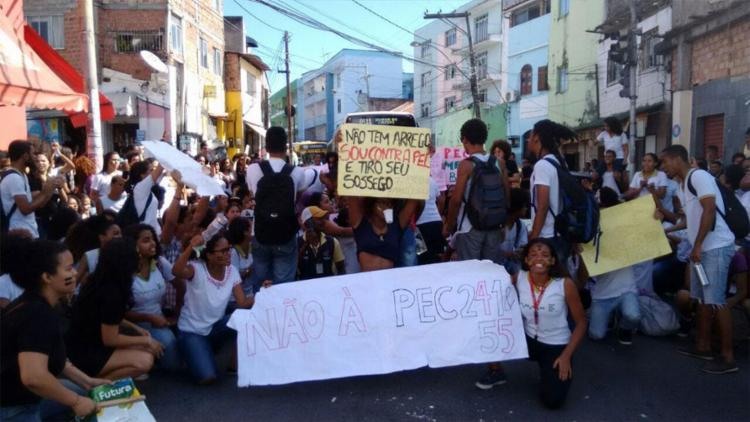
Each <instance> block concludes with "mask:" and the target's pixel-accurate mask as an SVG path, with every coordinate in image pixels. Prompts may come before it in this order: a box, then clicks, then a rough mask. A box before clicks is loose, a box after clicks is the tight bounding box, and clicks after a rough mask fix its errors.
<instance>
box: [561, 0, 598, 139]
mask: <svg viewBox="0 0 750 422" xmlns="http://www.w3.org/2000/svg"><path fill="white" fill-rule="evenodd" d="M569 3H570V11H569V13H568V15H567V16H560V10H559V9H560V2H558V1H553V2H552V9H551V28H550V44H549V85H550V91H549V117H550V119H552V120H555V121H557V122H560V123H564V124H566V125H568V126H570V127H574V128H575V127H578V126H585V125H587V124H590V123H592V122H594V121H596V120H597V119H598V109H597V104H596V100H597V95H596V63H597V59H598V57H597V48H596V45H597V42H598V40H599V35H597V34H592V33H588V32H586V30H587V29H593V28H595V27H596V26H597V25H599V24H600V23H601V22H602V21H603V19H604V2H603V1H601V0H573V1H570V2H569ZM563 65H567V68H568V73H569V76H568V90H567V91H566V92H564V93H560V92H558V83H557V72H558V68H559V67H560V66H563Z"/></svg>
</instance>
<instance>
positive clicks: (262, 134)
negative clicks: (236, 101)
mask: <svg viewBox="0 0 750 422" xmlns="http://www.w3.org/2000/svg"><path fill="white" fill-rule="evenodd" d="M245 124H246V125H248V126H250V129H252V130H253V131H254V132H255V133H257V134H258V135H260V137H261V138H265V137H266V130H267V129H266V128H264V127H263V126H260V125H256V124H255V123H250V122H248V121H247V120H245Z"/></svg>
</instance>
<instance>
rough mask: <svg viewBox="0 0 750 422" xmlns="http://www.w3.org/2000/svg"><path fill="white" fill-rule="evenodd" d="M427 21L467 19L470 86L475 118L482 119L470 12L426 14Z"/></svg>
mask: <svg viewBox="0 0 750 422" xmlns="http://www.w3.org/2000/svg"><path fill="white" fill-rule="evenodd" d="M424 18H425V19H449V18H465V19H466V31H464V32H465V33H466V39H467V40H468V42H469V65H470V66H471V75H470V77H469V86H470V87H471V98H472V102H473V103H474V117H476V118H477V119H481V112H480V110H479V92H478V90H477V63H476V59H475V57H474V44H473V43H472V40H471V23H470V22H469V12H462V13H425V14H424Z"/></svg>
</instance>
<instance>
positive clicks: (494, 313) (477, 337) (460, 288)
mask: <svg viewBox="0 0 750 422" xmlns="http://www.w3.org/2000/svg"><path fill="white" fill-rule="evenodd" d="M227 325H228V326H229V327H231V328H233V329H235V330H237V333H238V335H237V357H238V361H239V379H238V384H239V386H240V387H245V386H248V385H271V384H286V383H292V382H297V381H309V380H322V379H329V378H340V377H349V376H355V375H369V374H385V373H390V372H395V371H401V370H408V369H415V368H420V367H423V366H425V365H429V366H430V367H433V368H439V367H444V366H453V365H461V364H467V363H482V362H494V361H501V360H510V359H522V358H526V357H527V356H528V352H527V349H526V338H525V336H524V331H523V322H522V320H521V313H520V310H519V307H518V298H517V296H516V291H515V289H514V288H513V286H512V285H511V283H510V277H509V276H508V273H507V272H506V271H505V269H504V268H503V267H501V266H499V265H496V264H493V263H492V262H489V261H461V262H448V263H443V264H434V265H426V266H419V267H409V268H398V269H392V270H384V271H374V272H368V273H358V274H352V275H343V276H337V277H330V278H323V279H316V280H308V281H298V282H291V283H285V284H279V285H275V286H272V287H270V288H268V289H262V290H261V291H260V292H259V293H258V294H257V296H256V302H255V306H254V307H253V308H252V309H250V310H237V311H235V312H234V314H232V317H231V319H230V320H229V323H228V324H227Z"/></svg>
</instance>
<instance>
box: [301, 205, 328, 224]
mask: <svg viewBox="0 0 750 422" xmlns="http://www.w3.org/2000/svg"><path fill="white" fill-rule="evenodd" d="M326 215H328V211H325V210H323V209H321V208H319V207H316V206H311V207H307V208H305V209H304V210H302V214H300V219H301V220H302V222H303V223H304V222H305V221H307V220H309V219H311V218H320V217H325V216H326Z"/></svg>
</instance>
